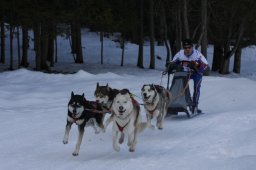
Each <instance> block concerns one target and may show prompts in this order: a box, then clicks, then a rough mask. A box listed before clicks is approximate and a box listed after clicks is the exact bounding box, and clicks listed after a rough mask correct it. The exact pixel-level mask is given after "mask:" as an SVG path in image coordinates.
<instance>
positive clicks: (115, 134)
mask: <svg viewBox="0 0 256 170" xmlns="http://www.w3.org/2000/svg"><path fill="white" fill-rule="evenodd" d="M117 136H118V131H115V130H113V148H114V150H115V151H117V152H119V151H120V146H118V144H117Z"/></svg>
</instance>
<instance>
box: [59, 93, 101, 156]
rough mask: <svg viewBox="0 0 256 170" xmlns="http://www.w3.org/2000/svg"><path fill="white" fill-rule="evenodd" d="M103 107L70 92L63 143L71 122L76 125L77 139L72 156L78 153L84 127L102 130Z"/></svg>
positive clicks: (66, 137) (66, 138) (66, 140)
mask: <svg viewBox="0 0 256 170" xmlns="http://www.w3.org/2000/svg"><path fill="white" fill-rule="evenodd" d="M104 115H105V112H104V109H102V107H101V105H100V104H99V103H96V102H93V101H88V100H86V99H85V97H84V93H83V94H82V95H77V94H76V95H75V94H74V93H73V92H72V93H71V98H70V100H69V103H68V115H67V124H66V129H65V135H64V139H63V143H64V144H67V143H68V137H69V132H70V129H71V126H72V124H73V123H75V124H76V125H77V126H78V132H79V134H78V139H77V143H76V148H75V151H74V152H73V155H74V156H77V155H78V154H79V149H80V145H81V142H82V138H83V135H84V128H85V127H88V126H92V127H93V128H94V129H95V133H99V132H100V131H104V126H103V119H104Z"/></svg>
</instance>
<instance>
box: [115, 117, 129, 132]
mask: <svg viewBox="0 0 256 170" xmlns="http://www.w3.org/2000/svg"><path fill="white" fill-rule="evenodd" d="M130 120H131V119H130ZM130 120H129V121H128V122H127V123H126V124H125V125H124V126H120V125H119V124H118V123H117V121H116V125H117V127H118V129H119V130H120V131H121V132H123V131H124V128H125V127H126V126H127V125H128V124H129V123H130Z"/></svg>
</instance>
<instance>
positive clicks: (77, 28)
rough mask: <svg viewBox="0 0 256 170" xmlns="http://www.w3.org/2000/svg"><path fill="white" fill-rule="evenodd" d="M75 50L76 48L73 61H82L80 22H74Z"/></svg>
mask: <svg viewBox="0 0 256 170" xmlns="http://www.w3.org/2000/svg"><path fill="white" fill-rule="evenodd" d="M76 37H77V39H76V40H77V41H76V44H77V46H76V50H77V56H76V61H75V63H84V59H83V50H82V40H81V26H80V23H79V22H77V23H76Z"/></svg>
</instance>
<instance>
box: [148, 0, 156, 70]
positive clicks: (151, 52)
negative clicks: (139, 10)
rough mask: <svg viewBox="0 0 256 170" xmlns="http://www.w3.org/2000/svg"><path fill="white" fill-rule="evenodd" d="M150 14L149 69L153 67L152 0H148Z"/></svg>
mask: <svg viewBox="0 0 256 170" xmlns="http://www.w3.org/2000/svg"><path fill="white" fill-rule="evenodd" d="M149 11H150V12H149V13H150V14H149V15H150V26H149V30H150V65H149V68H150V69H155V33H154V1H153V0H149Z"/></svg>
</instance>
